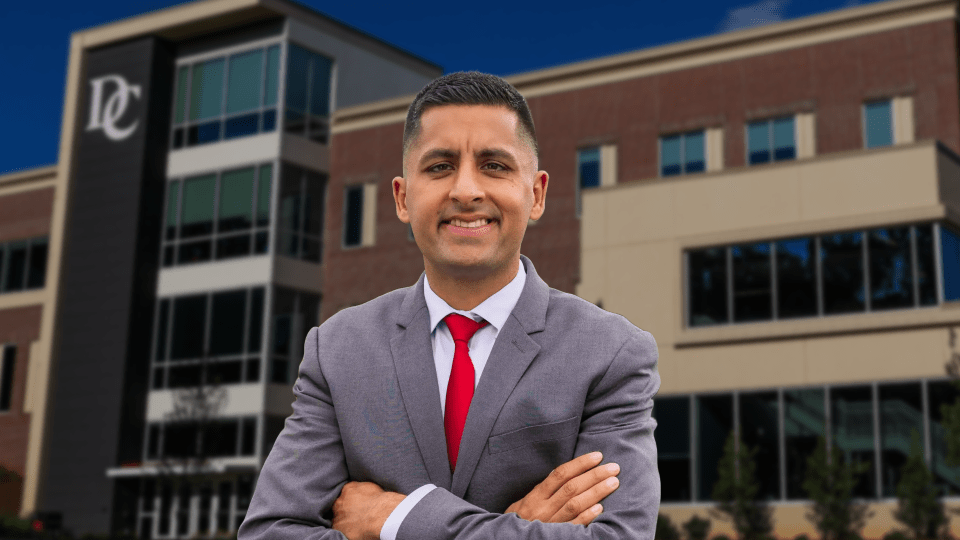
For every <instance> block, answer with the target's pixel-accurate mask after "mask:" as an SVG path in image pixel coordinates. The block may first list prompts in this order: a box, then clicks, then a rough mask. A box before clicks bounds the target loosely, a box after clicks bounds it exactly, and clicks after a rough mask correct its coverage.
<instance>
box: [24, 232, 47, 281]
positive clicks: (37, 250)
mask: <svg viewBox="0 0 960 540" xmlns="http://www.w3.org/2000/svg"><path fill="white" fill-rule="evenodd" d="M46 279H47V239H46V238H34V239H33V240H31V241H30V266H29V268H28V269H27V288H28V289H38V288H42V287H43V285H44V282H45V281H46Z"/></svg>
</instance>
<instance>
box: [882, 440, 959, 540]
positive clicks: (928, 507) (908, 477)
mask: <svg viewBox="0 0 960 540" xmlns="http://www.w3.org/2000/svg"><path fill="white" fill-rule="evenodd" d="M893 517H895V518H897V521H900V522H901V523H903V524H904V525H906V526H907V529H909V531H910V532H911V533H912V534H913V538H914V539H916V540H921V539H933V538H937V536H938V533H939V532H940V530H941V529H942V528H943V526H944V525H946V524H947V521H948V520H947V516H946V514H945V513H944V511H943V503H942V502H941V501H940V500H939V499H938V498H937V490H936V487H935V486H934V484H933V474H931V473H930V469H928V468H927V462H926V460H925V459H924V457H923V446H922V445H921V444H920V434H919V433H918V432H917V431H916V430H914V431H913V437H912V441H911V444H910V455H909V456H908V457H907V462H906V463H904V464H903V468H902V469H901V473H900V482H899V483H898V484H897V510H895V511H894V513H893Z"/></svg>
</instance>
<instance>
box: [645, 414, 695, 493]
mask: <svg viewBox="0 0 960 540" xmlns="http://www.w3.org/2000/svg"><path fill="white" fill-rule="evenodd" d="M653 416H654V418H656V419H657V429H656V430H654V432H653V435H654V438H655V439H656V440H657V468H658V469H659V470H660V486H661V488H660V498H661V500H663V501H664V502H678V501H690V500H691V498H690V398H688V397H686V396H684V397H664V398H659V397H658V398H657V399H655V400H654V401H653Z"/></svg>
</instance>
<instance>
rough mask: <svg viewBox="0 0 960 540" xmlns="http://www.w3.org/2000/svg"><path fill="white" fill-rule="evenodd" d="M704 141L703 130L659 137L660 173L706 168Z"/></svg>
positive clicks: (702, 169)
mask: <svg viewBox="0 0 960 540" xmlns="http://www.w3.org/2000/svg"><path fill="white" fill-rule="evenodd" d="M705 141H706V139H705V137H704V132H703V130H700V131H691V132H689V133H681V134H678V135H667V136H662V137H660V175H661V176H673V175H676V174H691V173H698V172H703V171H705V170H707V161H706V147H705Z"/></svg>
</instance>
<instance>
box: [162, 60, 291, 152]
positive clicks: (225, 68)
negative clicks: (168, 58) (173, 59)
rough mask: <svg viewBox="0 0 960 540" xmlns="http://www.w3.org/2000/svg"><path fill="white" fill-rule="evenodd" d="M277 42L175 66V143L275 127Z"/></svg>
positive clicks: (177, 145) (206, 140) (194, 142)
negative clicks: (263, 46) (267, 45)
mask: <svg viewBox="0 0 960 540" xmlns="http://www.w3.org/2000/svg"><path fill="white" fill-rule="evenodd" d="M279 67H280V46H279V45H271V46H269V47H265V48H260V49H254V50H251V51H244V52H240V53H236V54H232V55H229V56H221V57H218V58H212V59H208V60H203V61H200V62H193V63H185V64H180V65H179V66H178V67H177V81H176V92H175V100H174V106H173V148H183V147H185V146H193V145H197V144H203V143H209V142H216V141H220V140H224V139H233V138H236V137H244V136H247V135H254V134H256V133H264V132H269V131H273V130H275V129H276V127H277V86H278V85H277V82H278V75H279Z"/></svg>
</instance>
